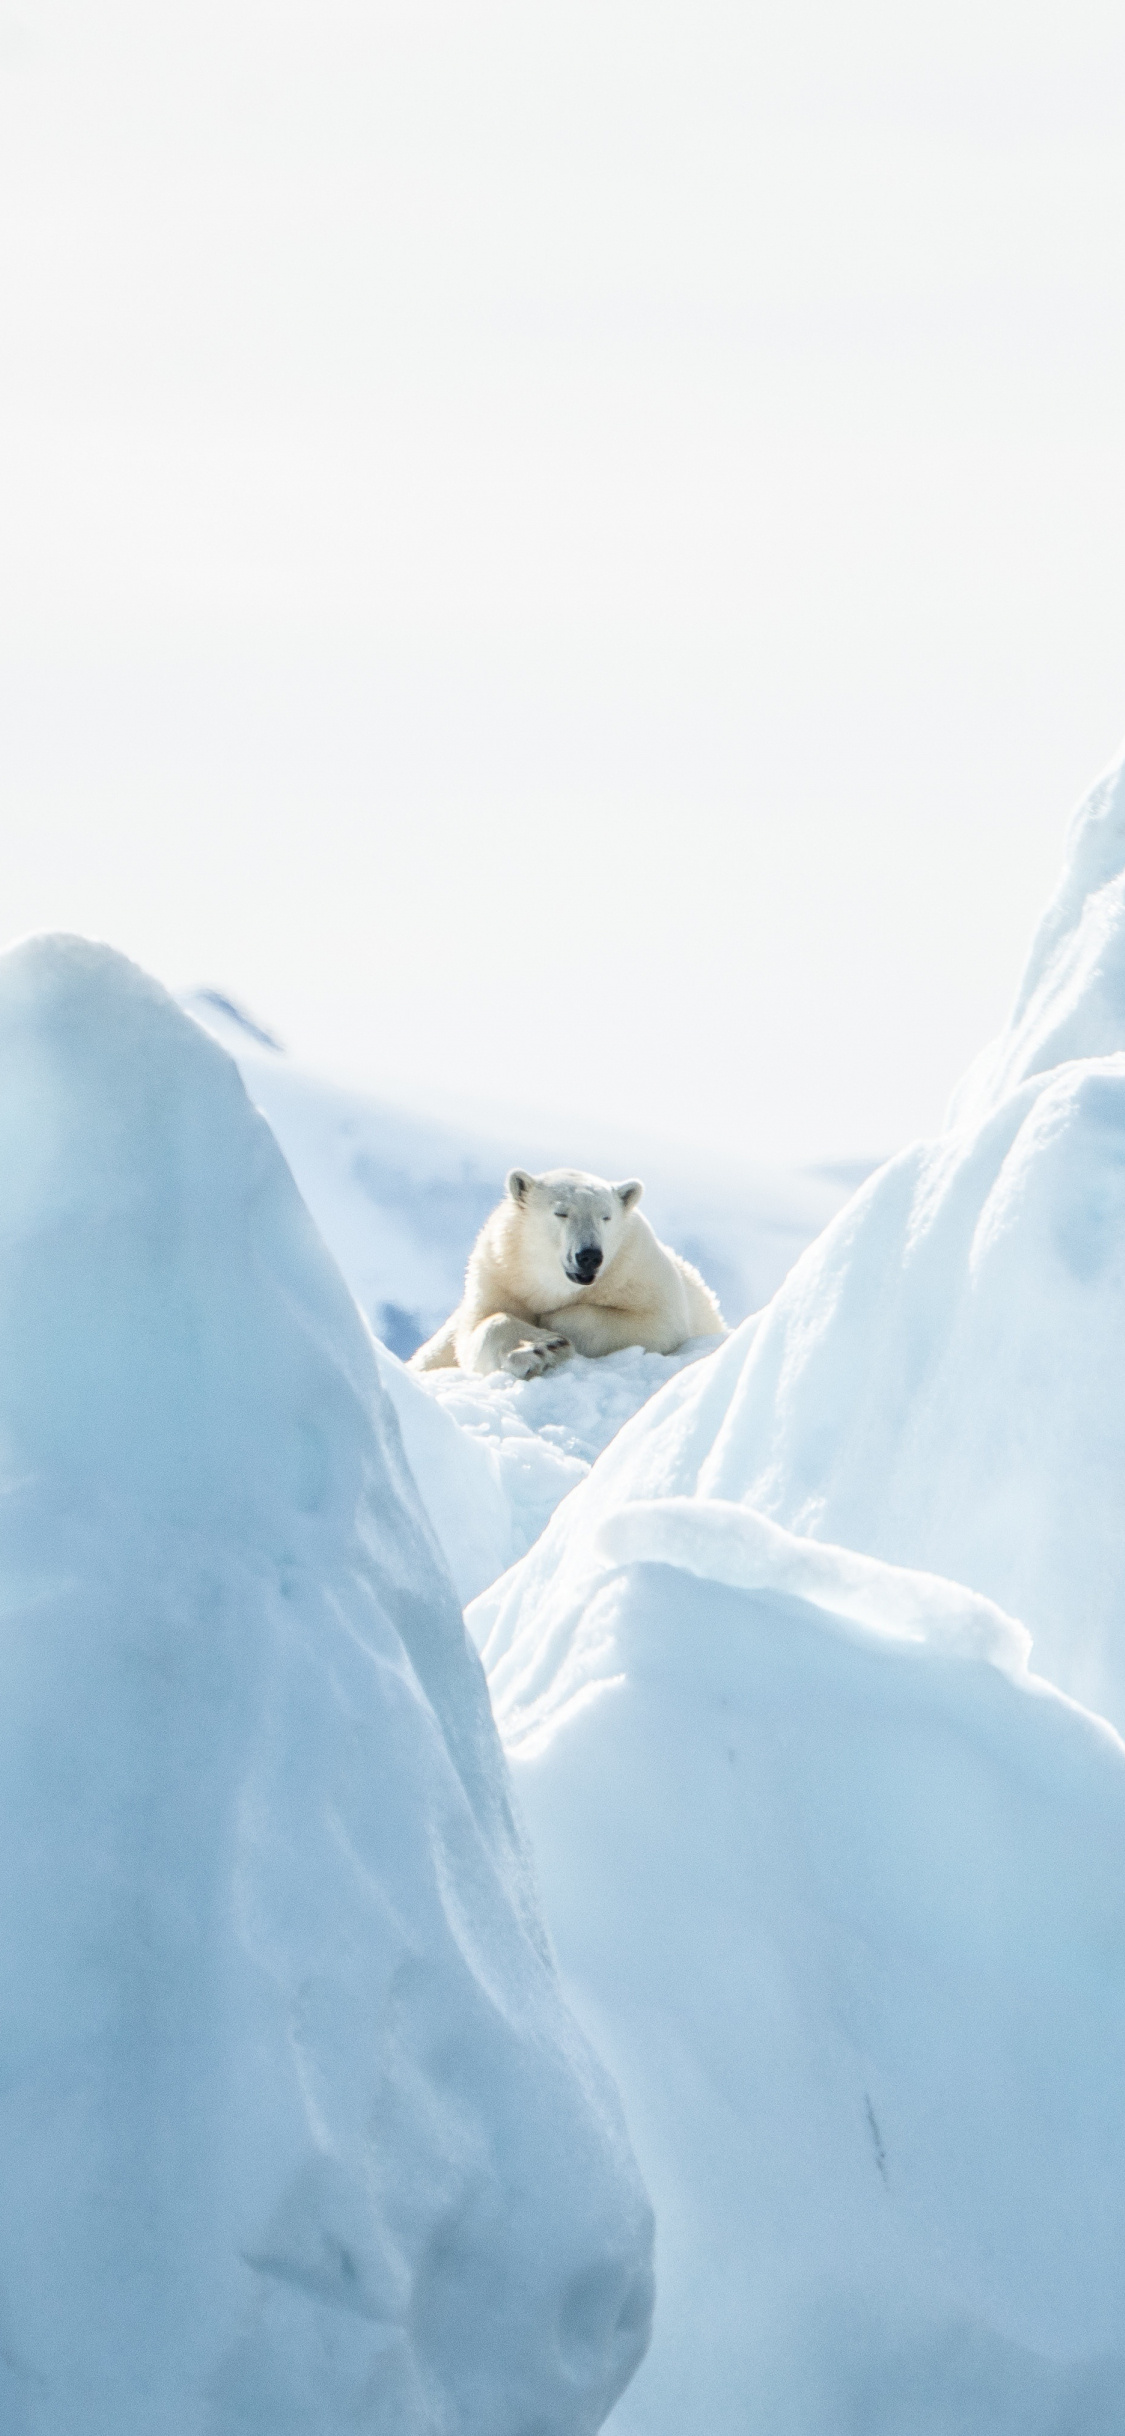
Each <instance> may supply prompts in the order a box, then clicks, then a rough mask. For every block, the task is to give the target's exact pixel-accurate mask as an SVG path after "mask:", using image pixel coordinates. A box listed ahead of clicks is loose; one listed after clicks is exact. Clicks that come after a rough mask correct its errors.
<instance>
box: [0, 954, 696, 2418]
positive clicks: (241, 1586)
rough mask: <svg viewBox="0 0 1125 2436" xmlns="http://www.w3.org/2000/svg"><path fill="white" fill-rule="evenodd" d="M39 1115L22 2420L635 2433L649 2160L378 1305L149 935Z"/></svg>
mask: <svg viewBox="0 0 1125 2436" xmlns="http://www.w3.org/2000/svg"><path fill="white" fill-rule="evenodd" d="M0 1143H2V1149H3V1156H2V1158H0V1466H2V1470H0V1499H2V1505H0V1512H2V1539H0V1601H2V1607H3V1616H4V1636H3V1648H2V1660H0V1665H2V1697H0V1828H2V1832H0V1950H2V1952H3V1957H4V1973H3V1992H2V1996H0V2156H2V2158H3V2177H2V2179H3V2190H4V2194H5V2196H4V2204H3V2206H2V2207H0V2426H2V2427H3V2429H4V2430H5V2432H6V2436H9V2432H10V2436H76V2431H78V2430H81V2431H82V2436H243V2432H244V2436H280V2432H281V2431H282V2430H285V2431H292V2432H296V2431H300V2430H305V2431H308V2436H332V2432H333V2431H336V2430H339V2431H341V2436H342V2431H343V2430H344V2429H345V2428H346V2429H348V2430H349V2431H352V2430H357V2429H364V2428H366V2429H370V2430H372V2431H377V2432H378V2436H392V2432H393V2436H530V2431H531V2430H533V2429H534V2430H535V2431H542V2436H592V2431H593V2430H594V2429H595V2428H597V2427H598V2426H599V2425H600V2423H601V2421H602V2419H603V2417H604V2414H605V2412H606V2410H607V2409H608V2408H609V2406H610V2404H611V2402H612V2401H613V2399H614V2398H615V2396H616V2395H617V2394H618V2392H619V2391H620V2389H621V2387H622V2385H623V2384H624V2382H625V2380H626V2379H627V2377H628V2376H629V2374H630V2372H631V2370H632V2368H633V2367H634V2365H635V2363H636V2361H637V2359H638V2358H639V2356H640V2354H641V2352H642V2351H643V2348H644V2344H645V2339H646V2332H647V2326H648V2319H649V2310H650V2300H651V2276H650V2241H651V2221H650V2216H649V2211H648V2206H647V2202H646V2199H645V2196H644V2193H643V2191H642V2189H641V2186H640V2183H639V2179H638V2176H637V2173H636V2169H635V2166H634V2164H633V2162H632V2157H631V2154H630V2151H629V2147H628V2143H627V2139H626V2136H625V2132H624V2128H623V2124H622V2121H621V2116H620V2111H619V2107H618V2104H617V2100H616V2097H615V2094H614V2092H613V2089H612V2087H611V2085H610V2083H609V2081H608V2079H607V2077H606V2075H605V2073H604V2072H603V2071H602V2070H601V2068H600V2066H599V2065H598V2063H597V2062H596V2060H595V2058H594V2056H593V2054H592V2053H591V2051H590V2049H589V2047H588V2046H587V2044H586V2042H585V2040H584V2039H583V2038H582V2036H581V2034H580V2033H579V2031H578V2030H577V2028H576V2026H575V2024H574V2022H573V2020H572V2019H571V2017H570V2016H569V2015H568V2013H567V2012H566V2010H565V2009H564V2006H563V2004H562V2001H561V1998H560V1995H559V1991H558V1983H557V1979H556V1976H555V1973H554V1969H553V1966H552V1964H551V1961H550V1958H549V1955H548V1952H547V1947H546V1940H545V1937H544V1933H543V1929H542V1926H541V1922H540V1917H539V1913H538V1909H537V1902H536V1897H535V1895H534V1892H533V1889H532V1885H531V1879H530V1871H529V1866H528V1862H527V1856H526V1851H525V1847H524V1845H523V1842H522V1839H521V1834H520V1831H519V1830H518V1829H517V1828H516V1826H515V1824H514V1822H513V1817H512V1812H511V1808H510V1803H509V1797H508V1787H507V1777H506V1771H505V1767H504V1763H503V1761H502V1758H501V1754H500V1749H499V1745H498V1742H497V1739H496V1735H495V1731H494V1728H493V1725H492V1721H491V1718H490V1715H489V1712H488V1704H487V1698H486V1695H485V1691H484V1684H483V1678H482V1676H481V1673H480V1668H479V1665H478V1662H477V1659H476V1657H475V1654H474V1653H473V1652H472V1650H471V1649H470V1647H469V1644H468V1643H467V1641H466V1638H465V1634H464V1631H463V1627H462V1623H461V1617H460V1614H459V1611H458V1608H457V1605H456V1602H455V1599H454V1596H453V1592H452V1588H451V1585H450V1582H449V1578H448V1575H447V1573H446V1570H445V1568H444V1565H443V1563H442V1560H441V1558H440V1555H439V1553H438V1550H437V1547H436V1544H435V1542H434V1540H433V1538H432V1535H431V1532H430V1529H429V1526H428V1524H427V1521H426V1519H425V1516H424V1514H423V1511H422V1508H421V1505H420V1502H419V1499H418V1495H417V1492H416V1489H415V1487H414V1483H413V1480H412V1478H411V1475H410V1472H409V1469H408V1467H407V1464H406V1461H405V1459H404V1455H403V1449H402V1442H401V1436H400V1432H399V1428H398V1424H397V1421H396V1418H395V1414H394V1410H393V1407H392V1405H391V1403H390V1401H389V1400H388V1398H387V1397H386V1396H385V1394H384V1393H383V1391H382V1389H381V1386H380V1382H379V1375H378V1369H377V1363H376V1357H375V1354H374V1350H373V1348H372V1345H371V1341H370V1338H369V1336H368V1333H367V1331H366V1328H365V1326H364V1324H363V1322H362V1320H361V1318H360V1316H359V1314H358V1312H357V1311H356V1309H355V1306H354V1304H353V1302H352V1300H351V1298H350V1296H349V1294H348V1292H347V1290H346V1288H345V1286H344V1284H343V1282H342V1280H341V1279H340V1277H339V1274H338V1272H337V1270H336V1269H335V1267H334V1265H333V1263H332V1261H331V1259H330V1258H329V1257H328V1255H327V1254H326V1252H325V1250H324V1247H323V1245H322V1244H321V1242H320V1240H319V1238H318V1236H317V1234H316V1231H315V1229H314V1227H313V1225H312V1223H311V1221H310V1219H309V1217H308V1215H307V1212H306V1210H305V1208H304V1206H303V1204H302V1202H301V1200H300V1198H299V1196H298V1193H297V1191H296V1190H295V1188H294V1185H293V1182H292V1179H291V1176H290V1174H289V1171H288V1169H287V1167H286V1166H285V1163H284V1161H283V1160H282V1158H281V1156H280V1154H279V1152H278V1150H277V1147H276V1144H275V1142H274V1140H273V1137H272V1135H271V1133H270V1131H269V1129H268V1127H267V1126H266V1124H265V1123H264V1122H263V1121H262V1120H261V1119H260V1118H259V1117H258V1116H257V1115H256V1114H255V1112H254V1111H253V1110H252V1108H251V1107H250V1105H249V1103H248V1101H247V1098H246V1094H245V1092H244V1089H243V1086H242V1084H241V1082H240V1080H239V1077H238V1075H237V1073H236V1071H235V1068H234V1066H233V1065H232V1064H231V1062H230V1060H229V1059H228V1058H227V1057H226V1055H225V1054H224V1053H223V1052H222V1051H221V1050H220V1049H219V1048H218V1047H217V1046H216V1045H215V1044H214V1043H213V1042H212V1041H211V1040H209V1039H208V1038H207V1037H206V1036H205V1034H204V1033H203V1032H202V1031H201V1030H200V1029H199V1027H198V1026H197V1025H196V1024H194V1023H191V1022H189V1021H188V1020H187V1018H186V1017H185V1016H183V1015H182V1014H181V1013H180V1012H179V1011H178V1010H177V1009H176V1008H175V1006H174V1005H173V1004H172V1002H171V1001H170V1000H168V999H167V998H166V997H165V996H164V994H163V993H162V992H161V991H160V990H158V989H157V988H156V987H155V985H153V984H150V983H148V982H147V981H146V980H145V979H144V978H143V976H141V975H139V974H138V973H137V972H136V971H135V970H134V969H133V968H132V967H131V966H129V965H127V964H125V963H124V961H123V960H122V959H120V958H118V957H115V956H114V955H112V954H111V953H110V952H109V951H108V950H102V949H94V948H89V947H86V946H84V945H83V944H82V943H79V942H74V941H50V940H49V941H39V942H33V943H31V944H30V945H28V946H26V947H24V948H22V949H20V950H18V951H15V952H14V953H12V954H10V955H9V956H7V957H6V958H5V959H4V960H3V961H2V963H0Z"/></svg>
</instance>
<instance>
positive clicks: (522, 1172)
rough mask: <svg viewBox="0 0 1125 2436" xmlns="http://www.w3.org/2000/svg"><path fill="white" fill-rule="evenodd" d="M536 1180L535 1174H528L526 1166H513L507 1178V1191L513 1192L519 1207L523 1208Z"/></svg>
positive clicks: (513, 1197)
mask: <svg viewBox="0 0 1125 2436" xmlns="http://www.w3.org/2000/svg"><path fill="white" fill-rule="evenodd" d="M534 1182H535V1178H534V1176H529V1175H528V1172H527V1169H526V1167H513V1168H512V1169H511V1172H510V1173H509V1175H508V1176H507V1178H506V1179H505V1191H507V1192H509V1193H510V1194H511V1196H512V1199H513V1201H514V1202H515V1203H516V1204H517V1207H520V1208H522V1206H523V1203H524V1202H525V1201H526V1199H527V1196H528V1194H529V1192H530V1191H531V1187H532V1185H533V1184H534Z"/></svg>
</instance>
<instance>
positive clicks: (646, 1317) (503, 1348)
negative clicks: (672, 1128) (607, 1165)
mask: <svg viewBox="0 0 1125 2436" xmlns="http://www.w3.org/2000/svg"><path fill="white" fill-rule="evenodd" d="M643 1191H644V1186H643V1184H638V1183H637V1182H635V1181H633V1182H630V1183H628V1184H603V1182H602V1180H601V1177H600V1176H586V1175H583V1174H582V1173H581V1172H580V1170H579V1169H577V1168H573V1167H554V1168H551V1169H550V1170H549V1171H548V1173H547V1174H546V1175H544V1176H529V1175H528V1173H527V1171H526V1169H525V1168H522V1167H513V1169H512V1172H511V1174H510V1176H509V1177H508V1180H507V1184H506V1187H505V1194H504V1199H503V1200H502V1201H501V1203H500V1204H499V1207H498V1208H497V1209H494V1210H493V1212H492V1216H491V1217H490V1218H486V1220H485V1223H484V1225H483V1227H482V1228H481V1231H480V1234H479V1235H478V1237H477V1240H476V1242H475V1244H474V1246H473V1249H472V1252H471V1254H470V1258H469V1265H468V1268H467V1270H466V1272H465V1292H464V1296H463V1299H462V1301H461V1303H460V1304H459V1305H458V1308H457V1310H456V1311H455V1312H454V1313H453V1314H452V1317H451V1318H450V1319H447V1321H446V1323H445V1326H444V1328H439V1329H438V1332H437V1335H436V1336H432V1337H431V1338H430V1340H429V1343H428V1344H426V1345H420V1346H419V1347H418V1351H417V1353H415V1354H412V1355H411V1358H410V1367H411V1368H412V1369H414V1370H451V1369H461V1370H476V1371H488V1370H506V1371H510V1372H511V1373H512V1374H513V1375H514V1376H515V1377H516V1378H517V1379H530V1378H534V1377H535V1376H536V1375H537V1374H538V1373H539V1372H540V1371H543V1370H553V1369H554V1368H555V1365H556V1363H558V1362H565V1361H566V1360H567V1359H568V1358H569V1356H570V1355H571V1354H572V1353H593V1354H597V1353H616V1352H617V1351H618V1349H619V1347H621V1346H622V1345H643V1346H645V1347H646V1348H647V1350H648V1351H649V1352H650V1353H675V1352H676V1350H677V1348H678V1347H679V1346H680V1345H683V1344H685V1343H686V1341H687V1339H688V1338H689V1337H693V1336H722V1335H723V1334H724V1333H725V1322H724V1320H723V1315H722V1312H721V1311H720V1309H719V1306H718V1303H717V1302H716V1300H715V1297H714V1295H713V1294H712V1292H711V1289H710V1287H709V1286H706V1285H704V1282H703V1279H702V1278H701V1276H700V1274H699V1271H698V1269H693V1268H692V1266H691V1263H690V1261H687V1260H681V1258H680V1255H679V1253H678V1252H670V1251H669V1250H668V1247H667V1245H666V1244H663V1243H659V1242H658V1241H657V1238H656V1236H655V1235H654V1234H653V1231H652V1228H651V1227H650V1225H649V1223H648V1220H647V1218H642V1216H641V1213H640V1210H639V1209H638V1207H637V1204H638V1202H639V1200H640V1198H641V1194H642V1193H643Z"/></svg>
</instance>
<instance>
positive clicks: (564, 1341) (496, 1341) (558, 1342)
mask: <svg viewBox="0 0 1125 2436" xmlns="http://www.w3.org/2000/svg"><path fill="white" fill-rule="evenodd" d="M573 1351H574V1347H573V1345H572V1344H571V1343H570V1340H569V1338H568V1337H565V1336H564V1335H563V1334H562V1332H561V1330H560V1329H558V1328H537V1327H536V1326H535V1323H534V1321H533V1320H523V1319H514V1318H513V1317H512V1315H511V1313H510V1312H507V1311H493V1312H492V1313H491V1314H490V1316H489V1318H488V1319H485V1320H481V1321H480V1322H479V1323H478V1325H477V1327H475V1328H471V1329H469V1330H468V1331H467V1332H466V1334H465V1335H464V1336H459V1337H458V1339H457V1360H458V1362H459V1364H460V1366H461V1369H462V1370H475V1371H478V1372H483V1371H489V1370H506V1371H508V1372H510V1374H511V1376H512V1377H513V1378H516V1379H534V1378H537V1377H538V1376H539V1374H540V1372H541V1371H544V1370H554V1369H555V1368H556V1366H557V1365H558V1363H559V1362H565V1361H567V1360H569V1357H570V1355H571V1354H572V1353H573Z"/></svg>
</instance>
